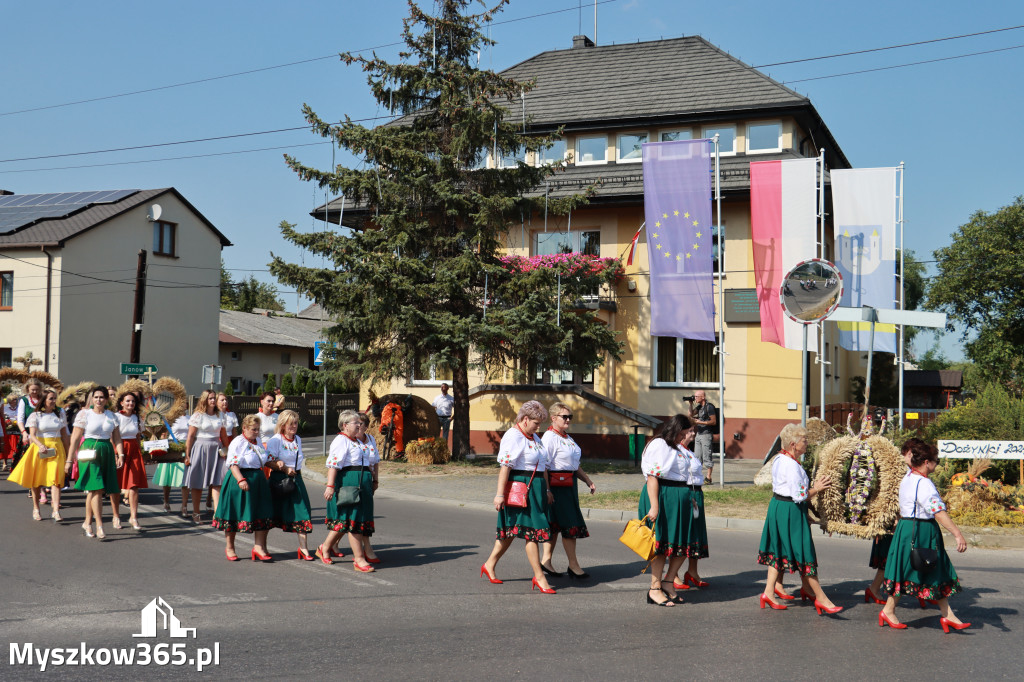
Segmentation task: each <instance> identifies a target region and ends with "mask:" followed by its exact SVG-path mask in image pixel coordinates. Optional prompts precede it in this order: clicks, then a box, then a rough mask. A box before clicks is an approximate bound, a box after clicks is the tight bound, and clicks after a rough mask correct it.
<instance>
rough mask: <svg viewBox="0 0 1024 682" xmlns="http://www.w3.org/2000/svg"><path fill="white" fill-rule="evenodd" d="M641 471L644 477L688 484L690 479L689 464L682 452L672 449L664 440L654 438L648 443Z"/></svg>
mask: <svg viewBox="0 0 1024 682" xmlns="http://www.w3.org/2000/svg"><path fill="white" fill-rule="evenodd" d="M640 471H642V472H644V477H645V478H646V477H647V476H654V477H655V478H664V479H667V480H669V481H682V482H683V483H686V481H687V479H688V478H689V463H688V462H687V460H686V458H685V455H683V452H682V450H680V449H679V448H678V447H672V446H671V445H669V444H668V441H666V440H665V439H664V438H654V439H652V440H650V441H648V442H647V447H646V448H644V454H643V457H641V459H640Z"/></svg>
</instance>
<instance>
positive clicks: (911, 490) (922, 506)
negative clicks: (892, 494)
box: [878, 438, 971, 634]
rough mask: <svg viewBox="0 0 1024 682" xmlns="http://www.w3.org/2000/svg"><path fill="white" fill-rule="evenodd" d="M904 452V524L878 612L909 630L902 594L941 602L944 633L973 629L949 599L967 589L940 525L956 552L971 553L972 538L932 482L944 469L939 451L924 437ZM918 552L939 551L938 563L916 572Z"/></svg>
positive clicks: (887, 564)
mask: <svg viewBox="0 0 1024 682" xmlns="http://www.w3.org/2000/svg"><path fill="white" fill-rule="evenodd" d="M901 451H902V452H903V453H904V455H908V454H909V456H910V471H909V472H908V473H907V475H906V476H904V477H903V480H902V481H901V482H900V520H899V523H897V524H896V531H895V532H894V533H893V537H892V545H891V546H890V548H889V556H888V557H886V560H885V581H884V582H883V583H882V589H883V590H884V591H885V592H886V593H887V594H888V599H886V601H885V607H884V608H883V609H882V611H881V612H880V613H879V614H878V625H879V627H884V626H885V625H888V626H889V627H891V628H895V629H897V630H902V629H904V628H906V627H907V626H906V624H905V623H901V622H900V621H899V618H897V617H896V603H897V602H898V601H899V598H900V597H901V596H903V595H904V594H908V595H910V596H916V597H917V598H918V599H931V600H935V601H937V602H938V606H939V610H940V612H941V616H940V617H939V624H940V625H941V626H942V631H943V632H945V633H947V634H948V633H949V631H950V629H951V628H952V629H953V630H963V629H966V628H969V627H970V626H971V624H970V623H965V622H963V621H962V620H960V619H959V618H957V616H956V614H954V613H953V609H951V608H950V606H949V596H950V595H952V594H956V593H957V592H959V591H960V589H961V588H960V579H959V578H958V577H957V575H956V569H954V568H953V563H952V562H951V561H950V560H949V555H948V554H946V547H945V544H944V543H943V541H942V532H941V531H940V530H939V525H940V524H941V525H942V527H943V528H945V529H946V530H947V531H949V533H950V534H951V535H952V536H953V538H954V539H955V540H956V551H958V552H966V551H967V540H966V539H964V534H963V533H961V532H960V529H959V528H958V527H957V525H956V524H955V523H953V519H951V518H949V513H948V512H947V511H946V504H945V503H944V502H943V501H942V497H941V496H940V495H939V491H938V490H937V489H936V488H935V484H934V483H932V481H931V479H929V478H928V476H930V475H931V474H932V472H934V471H935V467H936V466H938V463H939V452H938V450H937V449H936V448H935V446H934V445H929V444H928V443H925V442H924V441H922V440H920V439H918V438H911V439H910V440H908V441H907V442H906V443H904V444H903V448H902V450H901ZM915 548H920V549H932V550H935V551H936V552H937V554H938V562H937V564H936V565H935V566H934V567H932V568H931V569H926V570H921V569H918V568H914V563H913V560H912V555H913V553H914V551H915Z"/></svg>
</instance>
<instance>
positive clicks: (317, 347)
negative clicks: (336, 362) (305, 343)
mask: <svg viewBox="0 0 1024 682" xmlns="http://www.w3.org/2000/svg"><path fill="white" fill-rule="evenodd" d="M331 347H332V344H331V342H330V341H314V342H313V364H314V365H315V366H317V367H319V366H320V365H322V364H324V360H326V359H328V358H325V357H324V356H325V355H329V354H327V353H324V351H326V350H327V349H329V348H331Z"/></svg>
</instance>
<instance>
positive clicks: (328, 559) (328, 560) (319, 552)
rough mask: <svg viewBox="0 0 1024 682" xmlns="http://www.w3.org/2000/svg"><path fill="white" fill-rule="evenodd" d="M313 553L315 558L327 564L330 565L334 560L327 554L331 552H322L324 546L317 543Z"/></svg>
mask: <svg viewBox="0 0 1024 682" xmlns="http://www.w3.org/2000/svg"><path fill="white" fill-rule="evenodd" d="M314 554H315V555H316V558H317V559H319V560H320V561H322V562H324V563H325V564H327V565H330V564H333V563H334V561H332V560H331V557H330V556H329V554H331V552H328V553H327V554H324V546H323V545H318V546H317V548H316V552H314Z"/></svg>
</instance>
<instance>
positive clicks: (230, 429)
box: [206, 393, 238, 509]
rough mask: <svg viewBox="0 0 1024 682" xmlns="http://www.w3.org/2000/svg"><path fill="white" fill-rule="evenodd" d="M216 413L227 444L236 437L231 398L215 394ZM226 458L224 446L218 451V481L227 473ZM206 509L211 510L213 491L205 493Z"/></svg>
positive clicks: (235, 421)
mask: <svg viewBox="0 0 1024 682" xmlns="http://www.w3.org/2000/svg"><path fill="white" fill-rule="evenodd" d="M217 411H218V412H220V415H221V417H222V418H223V419H224V432H225V433H226V434H227V436H228V442H229V443H230V442H231V441H232V440H234V438H235V436H237V435H238V415H236V414H235V413H234V412H232V411H231V398H229V397H228V395H227V394H226V393H218V394H217ZM227 456H228V448H227V446H224V447H222V448H221V449H220V459H219V460H217V467H218V469H219V476H220V479H221V480H222V481H223V480H224V475H225V474H226V473H227V464H226V461H227ZM206 508H207V509H212V508H213V489H212V488H209V489H207V491H206Z"/></svg>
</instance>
